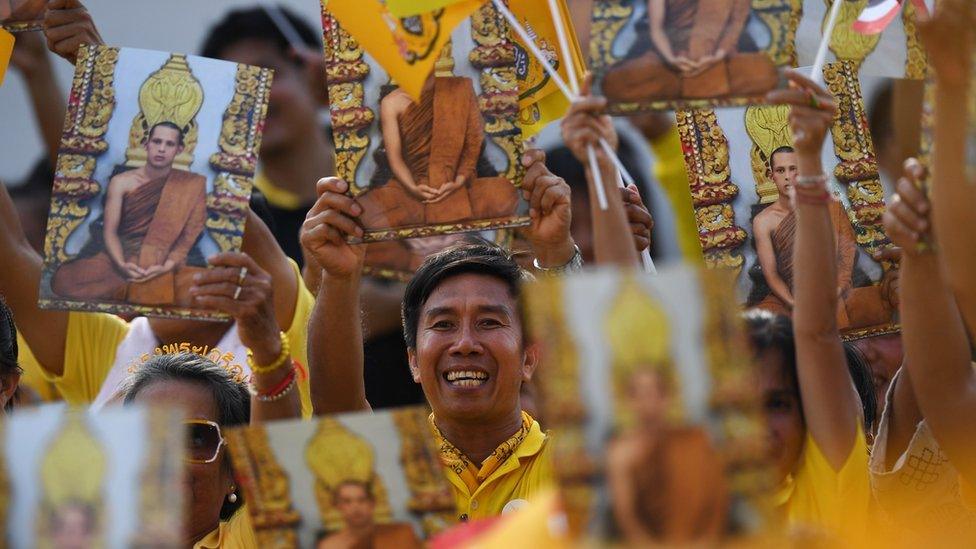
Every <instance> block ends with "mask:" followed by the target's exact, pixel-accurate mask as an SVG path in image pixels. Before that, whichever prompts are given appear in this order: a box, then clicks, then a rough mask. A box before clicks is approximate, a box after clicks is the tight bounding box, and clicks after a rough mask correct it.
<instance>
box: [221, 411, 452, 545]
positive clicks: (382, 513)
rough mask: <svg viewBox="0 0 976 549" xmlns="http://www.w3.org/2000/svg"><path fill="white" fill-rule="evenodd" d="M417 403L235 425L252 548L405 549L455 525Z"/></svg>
mask: <svg viewBox="0 0 976 549" xmlns="http://www.w3.org/2000/svg"><path fill="white" fill-rule="evenodd" d="M429 414H430V412H429V411H428V410H427V409H426V407H421V406H416V407H407V408H399V409H396V410H391V411H380V412H376V413H355V414H340V415H335V416H322V417H319V418H316V419H315V421H297V420H296V421H279V422H273V423H268V424H266V425H261V426H252V427H243V428H235V429H232V430H230V431H229V432H228V433H227V435H226V438H227V448H228V450H229V451H230V456H231V458H232V461H233V464H234V476H235V478H236V479H237V480H238V483H239V486H240V488H241V489H242V490H243V493H244V499H245V501H247V508H248V512H250V513H251V521H252V523H253V524H254V526H255V535H256V537H257V542H258V546H259V547H296V548H297V547H311V548H316V549H330V548H339V549H345V548H351V547H375V548H376V549H400V548H404V549H410V548H418V549H419V548H420V547H423V543H424V540H425V539H427V538H428V537H430V536H432V535H434V534H436V533H438V532H440V531H442V530H444V529H445V528H447V527H449V526H450V525H451V524H452V523H453V522H454V521H455V516H454V512H455V504H454V495H453V494H452V493H451V489H450V486H449V485H448V483H447V479H446V478H445V477H444V475H443V472H442V469H441V468H442V466H441V463H440V461H439V458H438V451H437V448H436V446H435V445H434V439H433V435H432V433H431V430H430V422H429V420H428V416H429Z"/></svg>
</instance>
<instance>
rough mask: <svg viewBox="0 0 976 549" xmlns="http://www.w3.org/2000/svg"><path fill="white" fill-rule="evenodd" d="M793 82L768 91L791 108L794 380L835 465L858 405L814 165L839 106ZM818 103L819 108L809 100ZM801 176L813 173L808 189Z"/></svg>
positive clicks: (793, 75) (851, 439) (822, 185)
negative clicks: (839, 325)
mask: <svg viewBox="0 0 976 549" xmlns="http://www.w3.org/2000/svg"><path fill="white" fill-rule="evenodd" d="M787 75H788V78H789V79H790V83H791V87H790V88H789V89H785V90H777V91H774V92H771V93H770V94H769V99H770V101H771V102H773V103H778V104H782V105H789V106H790V128H791V130H792V132H793V136H794V147H795V148H796V151H797V155H798V158H797V160H798V162H797V163H798V168H799V177H798V179H797V185H796V218H797V228H796V242H795V244H794V246H793V265H794V273H795V275H794V281H793V297H794V299H795V300H796V305H795V307H794V309H793V332H794V336H795V338H796V355H797V377H798V380H799V386H800V396H801V400H802V402H803V415H804V420H805V421H806V425H807V430H808V432H809V433H810V435H811V436H812V437H813V440H814V441H815V442H816V443H817V445H818V446H819V447H820V450H821V451H822V452H823V454H824V456H825V457H826V458H827V460H828V462H829V463H830V464H831V466H832V467H833V468H834V469H835V470H840V469H841V467H842V466H843V465H844V463H845V462H846V461H847V458H848V456H849V455H850V454H851V451H852V449H853V448H854V444H855V438H856V436H857V429H858V425H859V424H860V422H861V404H860V402H859V400H860V399H859V398H858V396H857V392H856V391H855V389H854V384H853V382H852V381H851V378H850V374H849V373H848V370H847V359H846V357H845V355H844V347H843V344H842V342H841V339H840V333H839V331H838V329H837V318H836V311H837V254H836V247H835V243H834V228H833V225H832V223H831V218H830V209H829V205H830V201H831V200H832V197H831V196H830V193H829V192H828V190H827V185H826V183H827V180H826V176H825V175H824V172H823V166H822V165H821V162H820V151H821V149H822V148H823V142H824V137H825V136H826V134H827V130H828V129H829V128H830V126H831V124H832V123H833V119H834V114H835V113H836V111H837V108H836V105H835V103H834V99H833V98H832V97H831V96H830V94H829V93H828V92H826V91H825V90H824V89H823V88H821V87H820V86H818V85H817V84H815V83H814V82H812V81H811V80H809V79H808V78H806V77H805V76H802V75H801V74H799V73H798V72H795V71H791V72H789V73H787ZM813 103H817V104H818V105H819V107H820V108H815V107H813V106H811V104H813ZM804 177H808V178H819V181H818V182H816V183H812V184H808V185H809V186H808V187H803V186H801V185H800V180H801V179H802V178H804Z"/></svg>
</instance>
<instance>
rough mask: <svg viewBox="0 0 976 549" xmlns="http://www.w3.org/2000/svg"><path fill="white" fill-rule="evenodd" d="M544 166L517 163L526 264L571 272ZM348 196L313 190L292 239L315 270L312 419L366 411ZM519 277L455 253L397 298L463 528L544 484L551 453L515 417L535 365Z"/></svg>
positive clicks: (563, 193)
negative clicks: (529, 253) (527, 214)
mask: <svg viewBox="0 0 976 549" xmlns="http://www.w3.org/2000/svg"><path fill="white" fill-rule="evenodd" d="M544 160H545V157H544V155H543V154H542V153H541V152H539V151H530V152H528V153H526V154H525V156H524V158H523V164H524V165H525V167H526V175H525V178H524V181H523V183H522V189H521V190H522V191H523V193H524V195H525V196H526V197H527V198H528V199H529V201H530V209H531V212H532V213H531V217H532V219H533V222H532V225H531V226H530V227H529V228H528V229H527V237H528V240H529V242H530V243H531V245H532V248H533V251H534V254H535V261H536V263H535V265H536V266H537V267H538V268H539V269H541V270H550V271H555V270H560V269H568V268H577V267H578V266H579V265H580V263H581V260H580V258H579V250H578V248H577V247H576V244H575V242H574V241H573V239H572V237H571V236H570V232H569V228H570V218H571V214H570V191H569V186H568V185H566V182H565V181H563V180H562V179H560V178H558V177H555V176H553V175H552V174H551V173H550V172H549V170H548V169H547V168H546V167H545V163H544ZM347 188H348V186H347V184H346V182H345V181H342V180H340V179H337V178H326V179H323V180H321V181H319V193H320V196H319V199H318V201H317V202H316V204H315V206H314V207H313V208H312V210H311V211H310V212H309V216H308V219H307V221H306V222H305V225H304V227H303V228H302V244H303V246H304V247H305V249H306V250H307V252H308V254H309V256H310V257H311V258H312V259H313V260H314V261H315V262H317V263H318V265H319V266H320V267H321V268H322V269H323V271H324V272H323V278H322V285H321V289H320V290H319V293H318V297H317V300H316V304H315V309H314V310H313V312H312V319H311V322H310V323H309V370H310V373H311V375H313V376H315V377H316V378H317V379H318V380H321V381H320V382H319V383H316V384H315V385H314V386H313V388H312V401H313V404H314V405H315V407H316V410H317V411H318V412H320V413H329V412H340V411H349V410H358V409H368V408H369V403H368V402H367V401H366V395H365V390H364V385H363V347H362V341H363V340H362V337H363V336H362V328H361V323H360V320H359V319H360V304H359V283H360V270H361V268H362V261H363V255H364V251H363V247H362V246H361V245H360V246H351V245H349V244H347V243H346V236H347V235H353V236H361V235H362V229H361V227H360V226H359V225H358V223H357V221H356V218H357V217H358V216H359V215H360V214H361V213H362V207H361V206H360V205H359V204H358V203H356V201H355V200H354V199H351V198H349V197H347V196H345V195H344V194H343V193H345V192H346V190H347ZM526 276H528V275H527V273H526V272H525V271H524V270H522V269H521V268H520V267H519V265H518V264H517V263H516V262H515V261H514V260H513V259H512V257H511V256H510V255H509V254H508V252H506V251H505V250H503V249H501V248H499V247H497V246H495V245H493V244H489V243H487V242H480V243H466V244H459V245H456V246H452V247H450V248H447V249H446V250H443V251H442V252H440V253H438V254H435V255H432V256H430V257H428V258H427V260H426V261H425V262H424V264H423V265H422V266H421V267H420V269H419V270H418V271H417V273H416V274H415V275H414V277H413V279H412V280H411V281H410V283H409V284H408V286H407V290H406V293H405V295H404V298H403V306H402V317H403V327H404V328H403V331H404V339H405V340H406V344H407V352H408V356H409V362H410V370H411V373H412V375H413V378H414V381H416V382H418V383H420V384H421V386H422V387H423V390H424V394H425V396H426V397H427V401H428V403H429V404H430V407H431V409H432V410H433V414H432V415H431V419H430V421H431V428H432V431H433V432H434V435H435V438H436V441H437V444H438V447H439V450H440V454H441V461H442V463H443V464H444V472H445V474H446V475H447V478H448V479H449V481H450V483H451V485H452V486H453V488H454V494H455V497H456V501H457V512H458V517H459V519H461V520H467V519H475V518H482V517H490V516H493V515H498V514H500V513H501V512H502V511H503V510H505V509H506V507H508V508H509V509H512V508H514V507H518V506H520V505H521V504H523V503H524V502H525V501H528V500H531V499H533V497H534V496H535V495H536V494H540V493H542V491H543V489H544V488H546V487H549V486H552V484H553V482H554V478H553V468H552V463H551V452H550V451H551V447H552V443H551V441H550V440H549V436H548V435H547V434H546V433H544V432H543V431H542V429H541V428H540V427H539V424H538V423H537V422H536V421H535V420H534V419H532V417H531V416H529V415H528V414H527V413H525V412H523V411H522V406H521V403H520V396H519V394H520V389H521V387H522V384H523V383H524V382H526V381H528V380H529V379H531V377H532V373H533V372H534V371H535V368H536V365H537V363H538V349H537V348H536V347H535V346H533V345H527V344H526V342H525V339H524V334H523V329H522V319H521V315H520V311H519V292H520V288H519V285H520V282H521V281H522V280H523V279H524V278H525V277H526Z"/></svg>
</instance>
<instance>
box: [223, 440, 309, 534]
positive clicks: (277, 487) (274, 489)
mask: <svg viewBox="0 0 976 549" xmlns="http://www.w3.org/2000/svg"><path fill="white" fill-rule="evenodd" d="M224 436H225V437H226V439H227V450H228V451H229V452H230V456H231V459H232V461H233V463H234V478H235V479H236V480H237V483H238V485H239V487H240V489H241V492H242V493H243V494H244V501H246V502H247V511H248V513H250V515H251V523H252V524H253V525H254V537H255V538H256V539H257V542H258V546H259V547H272V548H282V549H285V548H287V549H291V548H294V547H298V532H297V529H298V525H299V524H300V523H301V520H302V517H301V515H300V514H299V513H298V511H296V510H295V508H294V505H293V504H292V500H291V488H290V485H289V481H288V473H287V472H286V471H285V470H284V468H283V467H282V466H281V464H279V463H278V460H277V458H276V457H275V454H274V450H272V449H271V444H270V442H269V441H268V433H267V432H266V431H265V427H264V426H263V425H256V426H253V427H242V428H238V429H230V430H228V432H227V433H226V434H225V435H224Z"/></svg>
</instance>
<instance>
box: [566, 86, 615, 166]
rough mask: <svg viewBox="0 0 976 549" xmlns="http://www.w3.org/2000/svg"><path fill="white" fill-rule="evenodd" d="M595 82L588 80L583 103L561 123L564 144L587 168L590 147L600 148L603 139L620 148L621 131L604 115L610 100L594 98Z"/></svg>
mask: <svg viewBox="0 0 976 549" xmlns="http://www.w3.org/2000/svg"><path fill="white" fill-rule="evenodd" d="M592 82H593V77H592V76H587V77H586V81H585V82H583V87H582V89H581V91H580V99H579V100H578V101H575V102H573V104H572V105H571V106H570V107H569V112H567V113H566V116H565V117H564V118H563V120H562V123H561V130H562V136H563V142H564V143H565V144H566V147H568V148H569V150H570V151H571V152H572V153H573V156H574V157H576V160H578V161H579V162H580V163H581V164H583V165H586V163H587V162H588V156H587V153H586V149H587V147H590V146H592V147H600V139H601V138H602V139H604V140H605V141H606V142H607V143H608V144H609V145H610V146H611V147H612V148H614V149H616V148H617V130H616V129H614V127H613V119H611V118H610V117H609V116H607V115H605V114H601V113H602V112H603V110H604V109H605V108H606V107H607V100H606V98H604V97H593V96H591V95H590V88H591V86H592Z"/></svg>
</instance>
